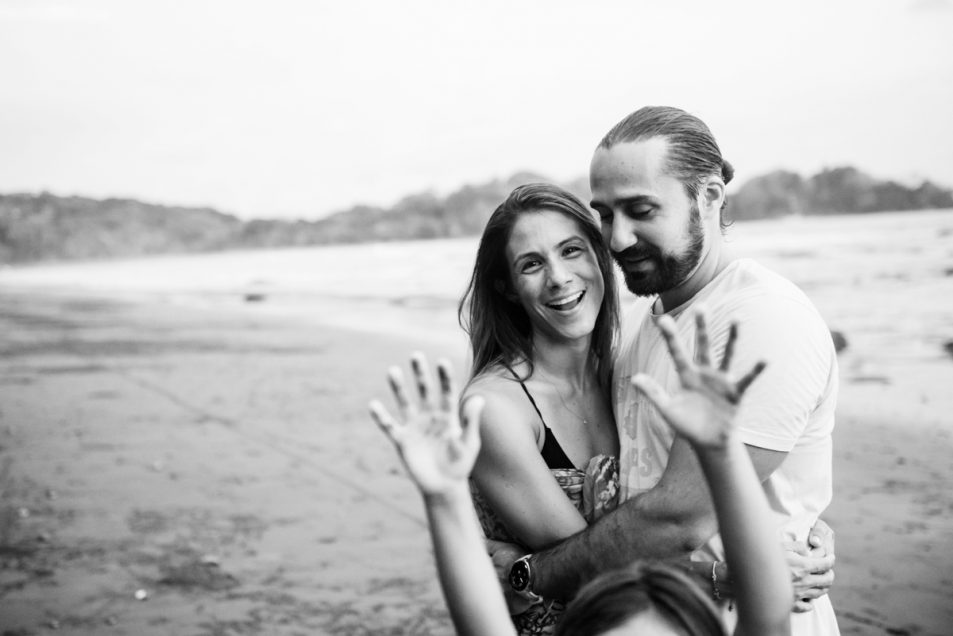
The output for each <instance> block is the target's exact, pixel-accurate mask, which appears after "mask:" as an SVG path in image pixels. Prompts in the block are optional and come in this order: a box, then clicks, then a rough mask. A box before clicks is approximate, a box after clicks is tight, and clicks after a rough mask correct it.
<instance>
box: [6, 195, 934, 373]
mask: <svg viewBox="0 0 953 636" xmlns="http://www.w3.org/2000/svg"><path fill="white" fill-rule="evenodd" d="M728 236H729V240H730V243H731V245H732V246H733V248H734V249H735V250H736V251H737V253H738V254H740V255H743V256H750V257H753V258H755V259H757V260H758V261H760V262H762V263H763V264H765V265H767V266H768V267H771V268H772V269H774V270H776V271H778V272H779V273H781V274H783V275H785V276H787V277H788V278H790V279H791V280H793V281H794V282H795V283H796V284H797V285H799V286H800V287H801V288H802V289H803V290H804V291H805V292H806V293H807V294H808V295H809V296H810V297H811V299H812V300H813V301H814V302H815V304H816V305H817V307H818V309H819V310H820V311H821V313H822V314H823V315H824V317H825V319H826V320H827V322H828V324H829V325H830V327H831V328H832V329H836V330H838V331H841V332H843V333H844V334H845V335H846V337H847V338H848V342H849V344H850V346H851V347H853V348H857V347H859V348H861V349H863V350H865V351H866V352H867V353H868V354H869V356H871V359H874V360H875V359H877V358H879V357H884V356H886V357H889V358H897V357H900V358H903V357H907V356H915V357H918V358H920V357H923V356H926V357H933V356H943V355H946V354H945V352H944V351H943V343H944V342H946V341H949V340H951V339H953V210H941V211H926V212H898V213H881V214H865V215H842V216H829V217H796V218H786V219H780V220H765V221H748V222H738V223H736V224H735V225H734V226H732V228H731V229H730V230H729V233H728ZM476 247H477V238H475V237H469V238H462V239H440V240H429V241H411V242H393V243H373V244H363V245H340V246H326V247H313V248H294V249H290V248H289V249H275V250H260V251H236V252H226V253H216V254H200V255H183V256H163V257H151V258H141V259H131V260H117V261H108V262H87V263H70V264H52V265H33V266H24V267H6V268H3V269H2V270H0V286H11V287H30V288H38V289H44V290H47V291H50V292H56V291H61V292H77V291H85V292H89V293H91V294H108V295H110V296H115V295H121V296H129V297H141V296H151V297H156V296H159V297H161V298H162V299H164V300H166V301H168V302H170V303H186V304H190V305H195V304H199V305H213V306H216V307H232V308H234V309H236V310H240V311H253V312H257V313H271V314H288V315H297V316H299V317H301V318H305V319H314V320H316V321H317V322H320V323H324V324H334V325H338V326H352V327H358V328H371V329H374V330H383V331H394V332H400V333H407V334H410V335H415V336H427V337H431V338H436V339H443V340H447V341H454V342H457V341H460V342H462V340H460V338H461V336H460V334H459V328H458V326H457V323H456V314H455V309H456V303H457V301H458V299H459V297H460V296H461V295H462V293H463V291H464V289H465V288H466V284H467V281H468V278H469V275H470V268H471V267H472V263H473V257H474V254H475V252H476ZM622 293H623V297H624V298H625V297H626V296H627V292H625V291H623V292H622ZM249 295H251V296H254V297H257V298H260V301H259V302H249V301H248V298H249Z"/></svg>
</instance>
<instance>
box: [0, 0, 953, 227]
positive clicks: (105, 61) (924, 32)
mask: <svg viewBox="0 0 953 636" xmlns="http://www.w3.org/2000/svg"><path fill="white" fill-rule="evenodd" d="M645 104H671V105H677V106H680V107H682V108H685V109H686V110H689V111H691V112H693V113H695V114H697V115H699V116H700V117H702V118H703V119H704V120H705V121H706V122H707V123H708V124H709V125H710V126H711V128H712V129H713V130H714V132H715V134H716V136H717V137H718V139H719V142H720V144H721V146H722V150H723V151H724V153H725V155H726V157H727V158H728V159H729V160H730V161H732V163H734V164H735V167H736V170H737V175H738V179H739V181H743V180H744V179H745V178H748V177H751V176H754V175H757V174H760V173H763V172H765V171H768V170H771V169H775V168H788V169H792V170H796V171H798V172H801V173H802V174H809V173H813V172H815V171H817V170H818V169H820V168H822V167H825V166H836V165H843V164H851V165H855V166H857V167H859V168H861V169H863V170H866V171H868V172H870V173H871V174H873V175H875V176H878V177H884V178H895V179H899V180H902V181H904V182H908V183H915V182H918V181H919V180H922V179H924V178H929V179H931V180H934V181H938V182H940V183H941V184H943V185H946V186H953V0H895V1H888V0H845V1H842V2H838V1H837V0H799V1H797V2H792V1H788V2H761V1H755V0H752V1H750V2H749V1H742V0H729V1H727V2H726V1H722V2H709V1H707V0H674V1H670V2H665V3H662V2H636V1H634V0H627V1H618V2H616V1H600V2H586V3H584V2H578V1H576V2H570V1H563V0H534V1H519V0H511V1H505V0H501V1H487V0H482V1H480V2H452V1H447V0H443V1H441V0H432V1H431V0H402V1H399V2H397V1H395V2H385V1H379V2H366V1H365V2H362V1H344V0H338V1H334V2H304V1H302V2H281V1H278V2H274V1H269V2H265V1H261V2H236V1H234V0H221V1H218V0H191V1H189V2H167V1H164V2H159V1H134V0H116V1H110V0H102V1H92V0H90V1H87V2H84V1H81V0H63V1H55V0H0V192H5V193H9V192H21V191H38V190H43V189H45V190H50V191H52V192H54V193H56V194H63V195H68V194H80V195H86V196H93V197H106V196H127V197H135V198H140V199H143V200H147V201H154V202H161V203H169V204H186V205H211V206H214V207H216V208H218V209H220V210H222V211H225V212H230V213H234V214H237V215H239V216H242V217H246V218H250V217H303V218H316V217H319V216H323V215H325V214H328V213H330V212H334V211H338V210H341V209H344V208H347V207H350V206H351V205H353V204H356V203H370V204H380V205H389V204H392V203H394V202H395V201H396V200H397V199H399V198H400V197H402V196H404V195H406V194H410V193H413V192H418V191H421V190H426V189H433V190H435V191H436V192H438V193H446V192H449V191H451V190H453V189H455V188H456V187H458V186H460V185H461V184H463V183H476V182H482V181H486V180H488V179H491V178H495V177H506V176H508V175H509V174H511V173H512V172H514V171H516V170H520V169H528V170H533V171H536V172H540V173H542V174H544V175H547V176H550V177H552V178H554V179H567V178H572V177H575V176H580V175H583V174H585V173H586V171H587V170H588V165H589V159H590V156H591V152H592V149H593V148H594V146H595V144H596V143H597V142H598V140H599V138H600V137H601V136H602V135H603V134H604V133H605V132H606V130H608V128H609V127H611V126H612V125H613V124H614V123H615V122H616V121H618V120H619V119H620V118H622V117H623V116H624V115H626V114H627V113H629V112H630V111H632V110H634V109H635V108H637V107H639V106H642V105H645Z"/></svg>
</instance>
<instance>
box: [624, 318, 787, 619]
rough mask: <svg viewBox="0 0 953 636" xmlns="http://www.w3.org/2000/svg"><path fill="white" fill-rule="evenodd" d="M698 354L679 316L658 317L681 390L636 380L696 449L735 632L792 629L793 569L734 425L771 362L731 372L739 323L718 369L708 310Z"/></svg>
mask: <svg viewBox="0 0 953 636" xmlns="http://www.w3.org/2000/svg"><path fill="white" fill-rule="evenodd" d="M696 321H697V324H696V327H697V328H696V338H697V341H696V360H695V361H692V360H690V359H689V357H688V355H687V354H686V352H685V349H684V348H683V347H682V344H681V343H680V342H679V341H678V336H677V331H676V329H675V324H674V321H672V319H671V318H670V317H668V316H663V317H662V318H660V319H659V320H658V322H657V323H656V324H657V325H658V328H659V329H660V330H661V332H662V334H663V336H664V337H665V341H666V343H667V345H668V349H669V352H670V353H671V355H672V359H673V361H674V363H675V368H676V370H677V371H678V374H679V379H680V381H681V384H682V391H681V392H679V393H677V394H675V395H671V396H669V395H668V394H667V393H666V392H665V390H664V389H662V387H661V386H660V385H659V384H658V383H657V382H655V381H654V380H653V379H652V378H649V377H648V376H645V375H641V374H640V375H638V376H636V377H635V378H633V383H634V384H635V385H636V386H637V387H638V388H639V389H640V390H641V391H642V392H643V393H644V394H645V396H646V398H648V399H649V400H650V401H651V402H652V404H653V405H654V406H655V407H656V408H657V409H658V410H659V413H661V414H662V416H663V417H664V418H665V420H666V421H667V422H668V423H669V424H670V425H671V426H672V428H674V429H675V431H676V432H677V433H678V434H679V435H680V436H681V437H683V438H685V439H686V440H688V442H689V443H690V444H691V445H692V447H693V448H694V449H695V452H696V454H697V455H698V459H699V462H700V464H701V467H702V471H703V472H704V474H705V478H706V479H707V481H708V485H709V489H710V491H711V495H712V499H713V501H714V505H715V514H716V516H717V518H718V526H719V531H720V533H721V539H722V542H723V544H724V546H725V558H726V560H727V562H728V566H729V568H731V572H732V578H733V582H734V590H735V594H736V599H737V603H738V625H737V629H736V631H735V633H736V634H746V635H752V634H767V635H773V634H789V633H790V612H791V598H792V589H791V582H790V573H789V571H788V568H787V565H786V563H785V560H784V553H783V551H782V549H781V546H780V542H779V540H778V535H777V529H776V527H775V524H774V523H773V522H772V518H771V511H770V509H769V507H768V502H767V500H766V499H765V496H764V491H763V490H762V488H761V484H760V482H759V480H758V476H757V474H756V473H755V470H754V467H753V465H752V464H751V458H750V457H749V456H748V452H747V450H746V449H745V446H744V444H742V442H741V440H740V439H739V438H738V435H737V431H736V429H735V421H734V419H735V414H736V413H737V408H738V403H739V401H740V400H741V398H742V396H743V394H744V392H745V390H746V389H747V388H748V386H749V385H750V384H751V383H752V382H753V381H754V380H755V378H756V377H757V376H758V374H759V373H760V372H761V371H762V369H763V368H764V364H763V363H759V364H757V365H755V367H754V368H753V369H751V370H750V371H749V372H748V373H746V374H745V375H744V376H742V378H741V379H740V380H738V381H737V382H735V381H732V380H731V379H730V378H729V377H728V374H727V369H728V365H729V364H730V362H731V352H732V349H733V345H734V340H735V338H736V334H737V331H736V329H735V328H734V327H732V329H731V332H730V335H729V338H728V344H727V346H726V349H725V358H724V360H722V362H721V365H720V367H719V368H717V369H716V368H714V367H713V366H712V365H711V361H710V356H711V352H710V346H709V342H708V333H707V327H706V323H705V314H704V311H703V310H702V309H701V308H698V310H697V314H696Z"/></svg>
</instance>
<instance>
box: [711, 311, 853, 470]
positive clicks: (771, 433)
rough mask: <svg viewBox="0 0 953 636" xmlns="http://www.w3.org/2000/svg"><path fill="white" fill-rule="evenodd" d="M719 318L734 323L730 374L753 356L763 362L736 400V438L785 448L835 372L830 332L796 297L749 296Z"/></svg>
mask: <svg viewBox="0 0 953 636" xmlns="http://www.w3.org/2000/svg"><path fill="white" fill-rule="evenodd" d="M723 318H724V319H726V322H728V323H730V321H731V320H734V321H737V323H738V325H739V328H738V339H737V340H736V343H735V353H734V355H733V357H732V361H731V366H730V371H731V373H733V374H734V375H735V377H739V376H741V375H742V374H744V373H746V372H747V371H748V370H750V369H751V368H752V367H753V366H754V365H755V364H756V363H757V362H758V361H759V360H764V361H765V362H766V363H767V367H766V368H765V369H764V371H763V372H762V373H761V375H759V376H758V378H757V379H756V380H755V381H754V383H753V384H752V385H751V386H750V387H748V390H747V391H746V392H745V394H744V396H743V398H742V401H741V405H740V407H739V413H738V418H739V424H738V429H739V433H740V437H741V439H742V441H743V442H744V443H746V444H749V445H751V446H757V447H760V448H766V449H769V450H776V451H784V452H788V451H790V450H791V449H792V448H793V447H794V445H795V443H796V442H797V440H798V438H799V437H800V436H801V435H802V434H803V433H804V431H805V428H806V427H807V425H808V422H809V420H810V417H811V414H812V413H813V412H814V411H815V409H817V408H818V406H819V405H820V404H821V402H822V400H823V398H824V395H825V393H826V391H827V390H828V388H829V386H830V376H831V373H834V372H835V371H834V369H835V368H836V367H835V366H834V364H833V360H834V356H835V353H834V349H833V342H832V340H831V335H830V331H829V330H828V329H827V326H826V325H825V324H824V321H823V320H822V319H821V317H820V315H819V314H818V313H817V310H815V309H814V307H813V306H812V305H811V304H810V302H809V301H807V300H806V299H800V298H797V297H793V298H792V297H787V296H780V297H779V296H775V295H770V294H769V295H753V296H749V297H747V298H744V299H741V300H740V302H737V303H735V304H734V306H731V307H728V308H726V311H725V313H724V315H723ZM726 331H727V328H725V332H726ZM725 332H723V333H725ZM724 339H725V340H726V339H727V337H725V338H724ZM722 347H723V345H722Z"/></svg>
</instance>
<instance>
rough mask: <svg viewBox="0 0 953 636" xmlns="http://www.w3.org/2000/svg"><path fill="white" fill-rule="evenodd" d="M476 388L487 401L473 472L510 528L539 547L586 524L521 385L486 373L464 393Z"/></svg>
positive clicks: (518, 537) (520, 539)
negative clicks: (531, 420)
mask: <svg viewBox="0 0 953 636" xmlns="http://www.w3.org/2000/svg"><path fill="white" fill-rule="evenodd" d="M475 393H478V394H480V395H482V396H483V397H485V398H486V406H485V407H484V409H483V415H482V417H481V419H480V438H481V448H480V454H479V456H478V457H477V460H476V465H475V466H474V468H473V474H472V478H473V481H474V483H475V484H476V486H477V488H478V489H479V491H480V494H481V495H482V496H483V498H484V499H485V500H486V502H487V503H488V504H489V505H490V507H491V508H492V509H493V511H494V512H495V513H496V515H497V516H498V517H499V518H500V520H501V521H502V522H503V524H504V525H505V526H506V528H507V530H509V531H510V533H511V534H512V535H513V536H514V537H515V538H516V540H517V542H519V543H520V544H522V545H523V546H526V547H527V548H529V549H530V550H538V549H540V548H544V547H546V546H549V545H552V544H553V543H556V542H558V541H561V540H563V539H565V538H566V537H568V536H570V535H572V534H575V533H576V532H579V531H580V530H582V529H584V528H585V527H586V521H585V519H584V518H583V517H582V515H581V514H580V513H579V511H578V510H577V509H576V507H575V506H574V505H573V503H572V502H571V501H570V500H569V498H568V497H567V496H566V493H564V492H563V490H562V489H561V488H560V487H559V484H558V483H557V482H556V480H555V479H554V478H553V475H552V473H551V472H550V470H549V468H548V467H547V466H546V462H545V461H544V460H543V458H542V456H541V455H540V452H539V448H538V447H537V443H536V437H535V434H534V431H533V430H532V428H531V425H530V424H528V423H527V411H529V409H528V408H527V403H526V396H525V395H523V393H522V391H521V390H520V389H519V385H518V384H516V383H515V382H511V381H508V380H502V379H499V378H486V379H483V380H481V381H479V382H478V383H476V384H475V385H471V387H470V388H469V389H468V391H467V395H465V398H466V397H469V395H471V394H475ZM533 417H535V412H533Z"/></svg>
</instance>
